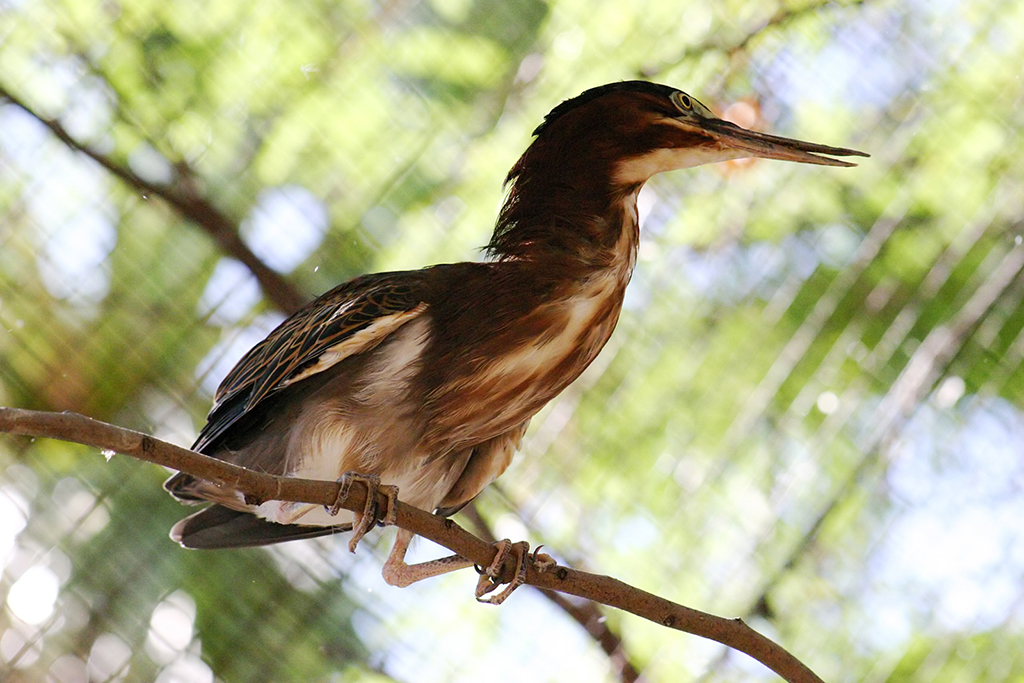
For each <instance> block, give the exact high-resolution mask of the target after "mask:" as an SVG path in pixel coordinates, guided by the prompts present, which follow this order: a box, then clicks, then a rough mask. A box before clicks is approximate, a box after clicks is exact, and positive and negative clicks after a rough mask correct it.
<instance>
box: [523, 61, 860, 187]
mask: <svg viewBox="0 0 1024 683" xmlns="http://www.w3.org/2000/svg"><path fill="white" fill-rule="evenodd" d="M534 134H535V135H536V136H537V140H536V141H535V143H534V145H535V146H542V147H554V148H555V150H556V151H557V152H558V153H559V154H560V155H561V156H563V157H564V158H565V160H566V161H568V162H570V163H571V161H570V159H571V157H574V156H575V157H577V158H586V159H588V163H590V164H594V162H595V160H596V161H598V162H599V163H600V164H601V165H604V166H605V167H606V169H607V172H608V174H609V177H610V179H611V180H612V181H613V184H614V185H618V186H629V185H636V184H643V183H644V182H645V181H646V180H648V179H649V178H650V177H651V176H653V175H654V174H656V173H661V172H664V171H671V170H674V169H679V168H690V167H692V166H700V165H701V164H708V163H714V162H718V161H728V160H730V159H740V158H744V157H761V158H764V159H781V160H783V161H797V162H801V163H805V164H820V165H823V166H854V165H855V164H852V163H850V162H848V161H843V160H841V159H834V158H832V157H836V156H868V155H867V154H864V153H863V152H858V151H856V150H853V149H843V148H839V147H829V146H827V145H819V144H815V143H812V142H803V141H801V140H793V139H790V138H784V137H778V136H775V135H768V134H766V133H759V132H756V131H752V130H747V129H745V128H741V127H740V126H737V125H736V124H734V123H730V122H729V121H725V120H723V119H720V118H718V117H716V116H715V115H714V114H712V113H711V110H710V109H708V108H707V107H705V106H704V105H703V104H701V103H700V102H698V101H697V100H696V99H695V98H694V97H692V96H690V95H688V94H686V93H684V92H682V91H681V90H677V89H675V88H672V87H669V86H666V85H658V84H656V83H649V82H647V81H624V82H620V83H612V84H609V85H603V86H600V87H597V88H592V89H590V90H587V91H585V92H584V93H582V94H581V95H579V96H577V97H574V98H572V99H570V100H566V101H565V102H562V103H561V104H560V105H558V106H557V107H555V108H554V109H553V110H551V112H550V113H549V114H548V115H547V117H545V119H544V122H543V123H542V124H541V125H540V126H538V127H537V129H536V130H535V131H534ZM599 170H600V169H597V168H593V167H592V168H591V171H592V172H595V171H599Z"/></svg>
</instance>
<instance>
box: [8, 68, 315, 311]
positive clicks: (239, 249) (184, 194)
mask: <svg viewBox="0 0 1024 683" xmlns="http://www.w3.org/2000/svg"><path fill="white" fill-rule="evenodd" d="M0 98H3V99H5V100H7V101H8V102H10V103H11V104H13V105H15V106H16V107H18V108H19V109H21V110H22V111H24V112H25V113H26V114H28V115H29V116H31V117H32V118H34V119H35V120H36V121H38V122H39V123H41V124H43V125H44V126H46V127H47V128H48V129H49V130H50V132H51V133H52V134H53V136H54V137H55V138H57V139H58V140H60V141H61V142H62V143H64V144H65V145H66V146H67V147H68V148H70V149H72V150H74V151H76V152H80V153H82V154H84V155H86V156H87V157H89V158H90V159H92V160H93V161H95V162H96V163H97V164H99V165H100V166H102V167H103V168H104V169H106V170H107V171H108V172H109V173H111V174H112V175H114V176H116V177H117V178H119V179H120V180H121V181H122V182H124V183H125V184H126V185H128V186H129V187H132V188H134V189H136V190H138V191H139V192H141V193H144V194H150V195H153V196H156V197H160V198H161V199H163V200H164V201H165V202H167V203H168V204H170V205H171V207H172V208H173V209H174V210H175V211H177V212H178V213H179V214H181V215H182V216H184V217H185V218H186V219H188V220H189V221H191V222H193V223H195V224H196V225H197V226H199V227H200V228H201V229H202V230H203V231H204V232H205V233H206V234H207V235H209V236H210V238H211V239H213V241H214V242H216V243H217V246H219V247H220V248H221V250H223V251H224V253H226V254H227V255H228V256H231V257H232V258H234V259H237V260H238V261H240V262H241V263H242V264H243V265H245V267H246V268H248V269H249V271H250V272H251V273H252V274H253V276H255V278H256V281H257V282H259V285H260V287H261V288H262V289H263V293H264V294H265V295H266V297H267V299H268V300H270V301H271V303H273V305H274V307H275V308H277V309H278V310H280V311H281V312H282V313H285V314H286V315H287V314H291V313H294V312H295V311H297V310H298V309H299V308H301V307H302V305H303V304H305V303H306V297H304V296H303V295H302V294H300V293H299V291H298V290H297V289H295V287H294V286H293V285H292V284H291V283H290V282H289V281H288V280H287V279H285V278H284V277H283V276H282V275H281V274H280V273H278V272H277V271H276V270H274V269H273V268H271V267H270V266H268V265H267V264H266V263H264V262H263V261H262V260H260V258H259V257H258V256H256V254H254V253H253V251H252V249H250V248H249V245H247V244H246V243H245V241H244V240H243V239H242V237H241V235H240V234H239V231H238V226H237V225H236V223H235V222H234V221H232V220H231V219H229V218H228V217H227V216H225V215H224V214H223V213H222V212H221V211H220V210H219V209H218V208H217V207H215V206H214V205H213V204H211V203H210V202H209V201H208V200H207V199H206V198H205V197H202V196H200V195H199V194H197V193H196V192H195V189H194V188H192V186H191V185H192V184H191V183H185V184H181V185H180V186H179V185H170V184H169V185H161V184H157V183H154V182H151V181H148V180H146V179H145V178H142V177H141V176H139V175H138V174H136V173H134V172H133V171H132V170H131V169H129V168H127V167H125V166H122V165H120V164H118V163H117V162H116V161H114V160H113V159H111V158H110V157H109V156H107V155H105V154H101V153H100V152H97V151H96V150H94V149H90V148H89V147H88V146H86V145H85V144H84V143H82V142H79V141H78V140H76V139H75V138H73V137H72V136H71V134H70V133H68V131H67V130H66V129H65V128H64V126H63V125H61V123H60V121H57V120H56V119H48V118H46V117H45V116H43V115H42V114H40V113H38V112H36V111H35V110H34V109H32V107H30V106H29V105H28V104H26V103H25V102H23V101H22V100H21V99H19V98H18V97H16V96H15V95H14V94H13V93H11V92H10V91H9V90H8V89H7V88H6V87H4V86H3V85H0Z"/></svg>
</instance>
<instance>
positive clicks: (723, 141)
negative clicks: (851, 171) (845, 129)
mask: <svg viewBox="0 0 1024 683" xmlns="http://www.w3.org/2000/svg"><path fill="white" fill-rule="evenodd" d="M702 123H703V124H704V125H703V126H702V127H701V128H702V131H703V132H704V133H705V134H710V135H711V136H712V137H713V138H714V139H715V140H716V141H717V142H718V144H719V145H721V147H722V149H730V150H735V151H737V152H742V153H743V154H742V156H751V157H761V158H762V159H780V160H782V161H797V162H800V163H804V164H819V165H821V166H856V165H857V164H854V163H851V162H849V161H843V160H842V159H832V158H830V157H834V156H836V157H849V156H854V157H867V156H871V155H870V154H865V153H864V152H859V151H857V150H855V149H846V148H845V147H829V146H828V145H819V144H816V143H813V142H804V141H802V140H793V139H792V138H784V137H780V136H778V135H768V134H767V133H758V132H756V131H752V130H747V129H746V128H740V127H739V126H737V125H736V124H734V123H730V122H729V121H725V120H722V119H711V118H709V119H705V120H704V121H703V122H702ZM821 154H827V155H829V156H819V155H821ZM737 156H740V155H737Z"/></svg>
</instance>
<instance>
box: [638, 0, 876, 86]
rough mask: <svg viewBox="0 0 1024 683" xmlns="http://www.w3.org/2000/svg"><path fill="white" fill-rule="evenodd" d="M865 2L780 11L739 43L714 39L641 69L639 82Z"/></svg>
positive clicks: (733, 51)
mask: <svg viewBox="0 0 1024 683" xmlns="http://www.w3.org/2000/svg"><path fill="white" fill-rule="evenodd" d="M866 1H867V0H852V1H851V2H848V3H846V4H838V3H836V2H834V1H833V0H825V1H824V2H821V3H818V4H812V5H804V6H802V7H797V8H794V9H785V8H780V9H779V10H778V11H777V12H776V13H775V14H773V15H771V16H770V17H768V18H767V19H764V20H762V21H761V22H760V23H758V24H757V25H756V26H754V27H753V28H751V29H749V30H748V31H747V33H746V34H745V35H743V37H741V38H740V39H739V40H732V41H726V40H721V39H717V38H712V39H710V40H706V41H704V42H702V43H697V44H695V45H690V46H687V47H686V48H684V49H683V51H682V52H680V53H679V54H678V55H676V57H674V58H670V59H668V60H666V61H664V62H662V63H660V64H658V65H657V66H650V67H643V68H641V69H640V71H639V76H640V77H641V78H654V77H656V76H659V75H661V74H664V73H666V72H668V71H671V70H672V69H674V68H676V67H678V66H679V65H680V64H682V63H683V62H685V61H687V60H688V59H692V58H694V57H697V56H699V55H703V54H704V53H706V52H724V53H725V54H726V55H728V56H730V57H731V56H733V55H735V54H736V53H738V52H742V51H743V50H745V49H747V47H749V45H750V43H751V41H753V40H754V38H756V37H757V36H759V35H761V33H762V32H763V31H765V30H766V29H769V28H772V27H777V28H781V27H784V26H785V25H786V24H789V23H790V22H792V21H795V20H796V19H799V18H801V17H803V16H805V15H807V14H813V13H816V12H819V11H821V10H832V9H848V8H851V7H857V6H859V5H863V4H864V3H865V2H866Z"/></svg>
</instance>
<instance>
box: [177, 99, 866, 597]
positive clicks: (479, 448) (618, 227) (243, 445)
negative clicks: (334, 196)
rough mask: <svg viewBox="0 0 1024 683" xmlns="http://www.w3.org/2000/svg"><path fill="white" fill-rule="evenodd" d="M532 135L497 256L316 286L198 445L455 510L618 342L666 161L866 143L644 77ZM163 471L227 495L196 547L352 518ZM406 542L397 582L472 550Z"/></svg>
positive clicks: (190, 493)
mask: <svg viewBox="0 0 1024 683" xmlns="http://www.w3.org/2000/svg"><path fill="white" fill-rule="evenodd" d="M535 134H536V135H537V138H536V140H535V141H534V142H533V144H532V145H530V147H529V148H528V149H527V151H526V152H525V153H524V154H523V156H522V157H521V158H520V159H519V161H518V162H517V163H516V165H515V166H514V167H513V168H512V171H511V172H510V173H509V176H508V180H507V186H508V195H507V199H506V201H505V204H504V207H503V208H502V210H501V213H500V215H499V218H498V222H497V225H496V227H495V230H494V234H493V236H492V238H491V241H490V243H489V244H488V246H487V252H488V254H489V256H490V257H491V260H490V261H488V262H485V263H455V264H447V265H439V266H434V267H430V268H424V269H423V270H417V271H409V272H395V273H380V274H376V275H367V276H363V277H360V278H356V279H355V280H352V281H350V282H348V283H345V284H343V285H341V286H340V287H337V288H336V289H334V290H332V291H330V292H328V293H327V294H325V295H323V296H321V297H320V298H318V299H317V300H316V301H313V302H312V303H310V304H309V305H308V306H306V307H305V308H303V309H302V310H300V311H299V312H298V313H296V314H295V315H293V316H292V317H291V318H289V319H288V320H286V321H285V322H284V323H282V325H281V326H279V327H278V328H277V329H276V330H274V332H272V333H271V334H270V335H269V336H268V337H267V339H265V340H264V341H263V342H261V343H260V344H258V345H257V346H255V347H254V348H253V349H252V350H251V351H249V353H247V354H246V355H245V357H244V358H243V359H242V360H241V361H240V362H239V364H238V365H237V366H236V367H235V368H234V369H233V370H232V371H231V372H230V373H229V374H228V376H227V377H226V378H225V380H224V382H223V384H222V385H221V386H220V388H219V390H218V392H217V396H216V399H215V403H214V407H213V409H212V410H211V412H210V416H209V421H208V423H207V425H206V426H205V427H204V428H203V430H202V431H201V432H200V434H199V437H198V439H197V440H196V443H195V446H194V448H195V449H196V450H199V451H201V452H204V453H207V454H209V455H212V456H215V457H218V458H222V459H224V460H228V461H231V462H234V463H237V464H240V465H244V466H246V467H251V468H254V469H258V470H262V471H266V472H271V473H274V474H284V475H289V476H300V477H308V478H318V479H329V480H334V479H337V478H339V477H341V476H342V474H343V473H345V472H348V471H355V472H360V473H365V474H369V475H377V476H379V477H380V478H381V481H382V482H383V483H385V484H392V485H397V486H398V488H399V494H398V495H399V498H400V499H401V500H403V501H404V502H406V503H409V504H412V505H416V506H418V507H421V508H423V509H425V510H431V511H433V510H437V511H440V512H442V513H445V514H451V513H453V512H454V511H456V510H458V509H459V508H461V507H462V506H463V505H465V504H466V503H467V502H468V501H470V500H472V498H473V497H474V496H476V495H477V494H478V493H479V492H480V491H481V490H482V489H483V488H484V487H486V486H487V485H488V484H489V483H490V482H491V481H493V480H494V479H495V478H496V477H498V476H499V475H500V474H501V473H502V472H503V471H504V470H505V468H506V467H507V466H508V464H509V462H510V461H511V458H512V455H513V453H514V452H515V450H516V449H517V448H518V447H519V444H520V441H521V439H522V436H523V433H524V431H525V429H526V426H527V424H528V423H529V420H530V418H531V417H532V416H533V415H534V414H536V412H537V411H538V410H540V408H541V407H542V406H543V405H544V404H545V403H547V402H548V401H550V400H551V399H552V398H554V397H555V396H556V395H557V394H558V393H559V392H561V391H562V390H563V389H564V388H565V387H566V386H567V385H568V384H569V383H571V382H572V381H573V380H575V379H576V378H577V377H578V376H579V375H580V373H581V372H583V370H584V369H585V368H586V367H587V366H588V365H589V364H590V363H591V362H592V361H593V360H594V358H595V357H596V356H597V354H598V353H599V352H600V351H601V349H602V347H603V346H604V344H605V343H606V342H607V341H608V338H609V336H610V335H611V333H612V330H613V329H614V327H615V324H616V322H617V320H618V317H619V311H620V309H621V306H622V300H623V294H624V291H625V287H626V285H627V283H628V282H629V278H630V274H631V272H632V270H633V265H634V263H635V260H636V251H637V247H638V240H639V226H638V220H637V211H636V198H637V193H638V192H639V190H640V188H641V187H642V185H643V183H644V182H645V181H646V180H647V179H648V178H649V177H650V176H652V175H654V174H655V173H658V172H661V171H666V170H671V169H674V168H685V167H688V166H696V165H698V164H702V163H708V162H712V161H721V160H726V159H732V158H737V157H741V156H762V157H766V158H777V159H788V160H792V161H801V162H807V163H817V164H826V165H835V166H843V165H850V164H848V163H846V162H843V161H839V160H835V159H831V158H828V157H822V156H818V155H819V154H829V155H851V154H852V155H862V154H861V153H860V152H856V151H854V150H848V149H838V148H832V147H825V146H821V145H814V144H811V143H802V142H798V141H792V140H786V139H784V138H775V137H772V136H766V135H763V134H759V133H752V132H750V131H745V130H743V129H741V128H738V127H736V126H733V125H732V124H729V123H726V122H724V121H721V120H719V119H716V118H714V117H713V116H712V115H711V114H710V112H709V111H708V110H707V108H706V107H704V106H703V105H701V104H700V103H699V102H696V101H695V100H693V99H692V98H690V97H689V96H688V95H686V94H685V93H681V92H680V91H678V90H675V89H673V88H669V87H667V86H661V85H655V84H651V83H645V82H639V81H631V82H625V83H616V84H612V85H609V86H603V87H600V88H595V89H593V90H589V91H587V92H585V93H583V94H582V95H580V96H579V97H577V98H575V99H572V100H568V101H566V102H564V103H562V104H561V105H559V106H558V107H556V108H555V109H554V110H553V111H552V112H551V113H550V114H549V115H548V116H547V117H546V119H545V121H544V123H542V124H541V126H539V127H538V128H537V130H536V131H535ZM862 156H863V155H862ZM166 487H167V489H168V490H169V491H170V492H171V493H173V494H174V495H175V496H177V497H178V498H180V499H182V500H185V501H189V502H201V501H211V502H214V503H216V505H214V506H212V507H210V508H207V509H206V510H203V511H201V512H199V513H196V514H195V515H192V516H191V517H188V518H186V519H184V520H182V521H181V522H179V523H178V524H177V525H176V526H175V527H174V529H173V530H172V536H173V537H174V538H175V539H177V540H178V541H180V542H181V543H182V544H183V545H185V546H188V547H202V548H211V547H233V546H245V545H260V544H265V543H276V542H279V541H282V540H290V539H294V538H306V537H311V536H318V535H322V534H325V533H334V532H336V531H341V530H347V529H349V528H350V527H351V520H352V516H351V515H350V514H349V513H346V512H344V511H342V513H341V514H338V515H337V516H332V515H330V514H329V513H328V512H327V511H325V510H324V509H322V508H314V507H312V506H307V505H296V504H290V503H280V502H275V501H270V502H267V503H264V504H262V505H260V506H258V507H257V506H253V505H250V504H248V503H246V502H245V501H244V500H243V498H242V497H241V496H239V495H237V494H236V493H234V492H231V491H225V490H223V489H221V488H220V487H217V486H214V485H212V484H210V483H208V482H203V481H199V480H196V479H194V478H193V477H190V476H188V475H184V474H178V475H175V476H173V477H171V479H169V480H168V482H167V484H166ZM409 540H410V535H409V534H408V533H406V532H400V534H399V538H398V541H397V542H396V545H395V549H394V550H393V552H392V556H391V558H389V560H388V563H387V564H386V565H385V578H386V579H387V580H388V581H389V582H391V583H395V584H398V585H406V584H407V583H409V582H411V581H413V580H418V579H419V578H423V577H425V576H430V575H434V574H437V573H440V572H441V571H447V570H450V569H451V568H457V566H465V564H466V563H464V562H463V563H461V564H460V563H458V562H446V563H442V564H440V565H433V566H428V567H425V568H423V569H422V570H411V568H409V567H407V566H406V565H405V564H404V555H405V549H406V547H407V546H408V543H409ZM428 564H429V563H428Z"/></svg>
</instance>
